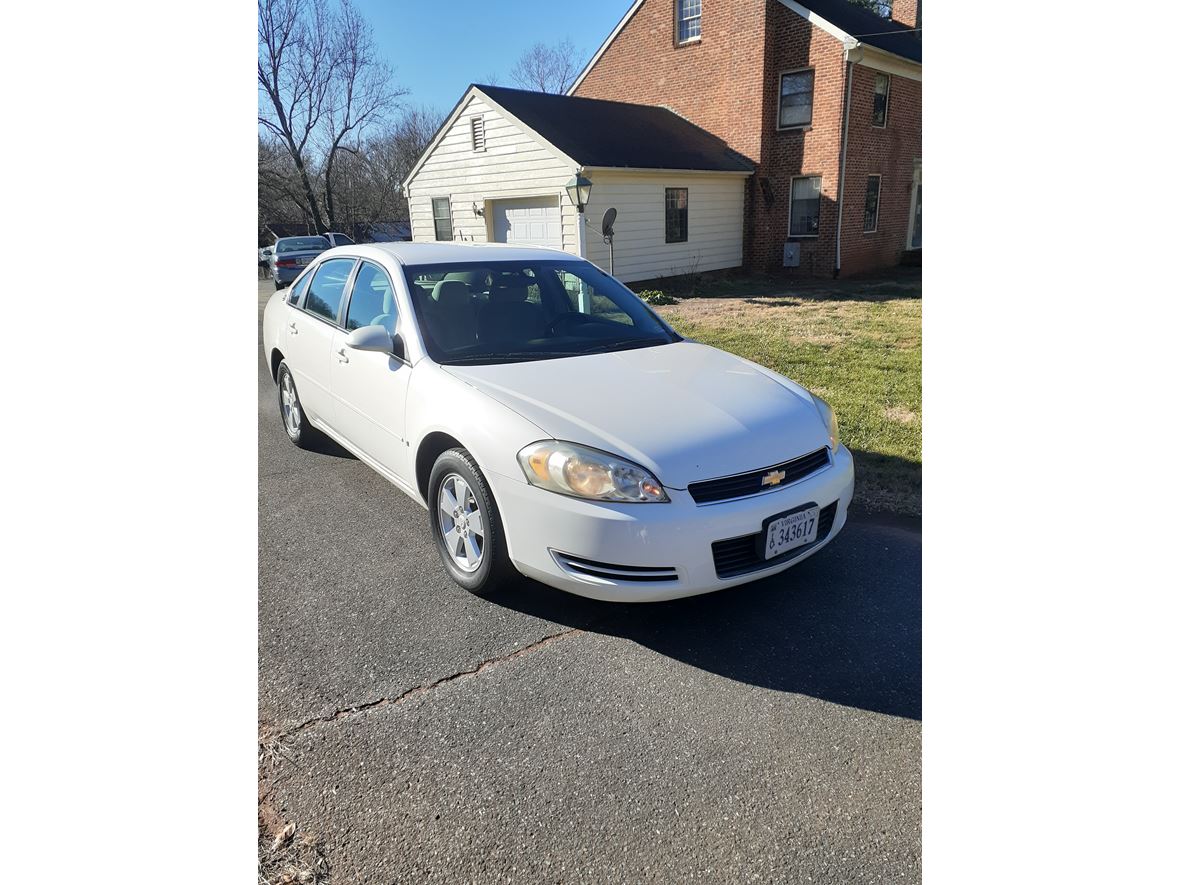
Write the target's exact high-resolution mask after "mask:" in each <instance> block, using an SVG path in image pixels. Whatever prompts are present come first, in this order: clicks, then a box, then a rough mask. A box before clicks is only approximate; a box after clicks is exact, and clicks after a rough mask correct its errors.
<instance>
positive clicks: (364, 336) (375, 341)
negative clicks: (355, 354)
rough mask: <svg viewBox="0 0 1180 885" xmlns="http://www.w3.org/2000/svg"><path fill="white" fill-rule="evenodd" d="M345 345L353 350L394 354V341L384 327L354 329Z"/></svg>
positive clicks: (346, 339) (345, 340)
mask: <svg viewBox="0 0 1180 885" xmlns="http://www.w3.org/2000/svg"><path fill="white" fill-rule="evenodd" d="M344 344H345V345H346V346H347V347H351V348H352V349H353V350H371V351H373V352H374V353H393V339H392V338H391V337H390V335H389V332H388V330H387V329H386V328H385V327H384V326H361V327H360V328H359V329H353V330H352V331H351V332H349V333H348V337H347V338H345V339H344Z"/></svg>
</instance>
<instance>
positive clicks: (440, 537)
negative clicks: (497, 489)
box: [427, 449, 516, 596]
mask: <svg viewBox="0 0 1180 885" xmlns="http://www.w3.org/2000/svg"><path fill="white" fill-rule="evenodd" d="M427 500H428V502H429V504H430V527H431V529H432V530H433V532H434V542H435V546H437V547H438V555H439V558H440V559H441V560H442V564H443V567H444V568H446V570H447V573H448V574H449V575H450V576H451V580H453V581H454V582H455V583H456V584H458V585H459V586H460V587H463V588H464V589H465V590H468V591H469V592H471V593H474V594H475V595H476V596H490V595H492V594H494V593H496V592H497V591H499V590H502V589H503V588H504V587H506V586H508V585H509V584H510V583H512V581H513V580H514V579H515V578H516V570H515V569H514V568H513V567H512V563H511V562H510V561H509V559H508V545H507V544H506V543H505V542H504V526H503V523H502V522H501V521H500V511H499V510H498V509H497V508H496V501H495V499H494V498H492V492H491V489H490V488H489V487H488V484H487V481H486V480H485V479H484V476H483V473H482V472H481V471H480V469H479V467H478V466H477V465H476V463H475V461H474V460H473V459H472V457H471V455H470V454H469V453H468V452H467V450H466V449H448V450H447V451H445V452H443V453H442V454H441V455H439V457H438V460H437V461H435V462H434V469H433V470H432V471H431V472H430V483H429V486H428V498H427Z"/></svg>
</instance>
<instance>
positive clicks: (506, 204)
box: [492, 197, 561, 249]
mask: <svg viewBox="0 0 1180 885" xmlns="http://www.w3.org/2000/svg"><path fill="white" fill-rule="evenodd" d="M492 218H493V224H494V233H495V237H496V242H497V243H517V244H520V245H523V246H550V247H552V248H554V249H560V248H561V207H560V206H559V205H558V203H557V197H528V198H527V199H524V200H496V201H494V202H493V203H492Z"/></svg>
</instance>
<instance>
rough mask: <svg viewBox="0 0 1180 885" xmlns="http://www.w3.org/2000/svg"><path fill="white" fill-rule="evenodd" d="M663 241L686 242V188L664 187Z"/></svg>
mask: <svg viewBox="0 0 1180 885" xmlns="http://www.w3.org/2000/svg"><path fill="white" fill-rule="evenodd" d="M664 242H665V243H687V242H688V188H686V187H666V188H664Z"/></svg>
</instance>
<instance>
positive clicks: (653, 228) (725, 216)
mask: <svg viewBox="0 0 1180 885" xmlns="http://www.w3.org/2000/svg"><path fill="white" fill-rule="evenodd" d="M591 180H592V181H593V182H594V187H593V189H592V190H591V191H590V202H589V204H587V206H586V221H587V230H586V257H587V258H589V259H590V260H591V261H593V262H594V263H595V264H597V265H598V266H599V267H601V268H603V269H604V270H609V268H610V260H609V257H608V253H607V246H606V244H605V243H604V242H603V241H602V234H601V230H602V215H603V213H604V212H606V210H607V209H609V208H611V207H612V206H613V207H614V208H615V209H617V210H618V212H619V217H618V219H617V220H616V221H615V276H616V277H618V278H619V279H620V280H623V281H624V282H629V281H631V280H647V279H653V278H655V277H667V276H676V275H678V274H683V273H689V272H691V271H694V270H695V271H706V270H720V269H722V268H726V267H738V266H739V265H741V263H742V222H743V213H744V197H745V188H746V177H745V176H743V175H709V174H707V173H689V174H677V173H675V172H660V173H638V172H613V171H612V172H605V171H602V170H598V171H595V172H593V173H592V176H591ZM669 187H685V188H688V241H687V242H684V243H665V242H664V189H665V188H669Z"/></svg>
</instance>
